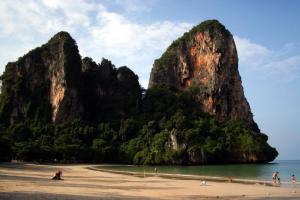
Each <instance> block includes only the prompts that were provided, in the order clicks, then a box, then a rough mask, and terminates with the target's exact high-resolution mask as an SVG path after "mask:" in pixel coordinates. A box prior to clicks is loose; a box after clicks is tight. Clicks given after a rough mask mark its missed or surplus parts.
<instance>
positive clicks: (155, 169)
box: [154, 167, 157, 176]
mask: <svg viewBox="0 0 300 200" xmlns="http://www.w3.org/2000/svg"><path fill="white" fill-rule="evenodd" d="M154 171H155V176H157V168H156V167H155V168H154Z"/></svg>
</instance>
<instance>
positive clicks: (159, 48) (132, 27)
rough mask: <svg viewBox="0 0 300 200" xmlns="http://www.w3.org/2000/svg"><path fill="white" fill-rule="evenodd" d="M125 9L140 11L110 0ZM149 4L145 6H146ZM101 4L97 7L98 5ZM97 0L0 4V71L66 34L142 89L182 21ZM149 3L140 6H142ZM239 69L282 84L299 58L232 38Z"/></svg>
mask: <svg viewBox="0 0 300 200" xmlns="http://www.w3.org/2000/svg"><path fill="white" fill-rule="evenodd" d="M115 2H116V3H119V4H122V6H124V7H125V8H126V7H127V8H126V9H127V10H130V9H133V10H136V11H137V12H138V11H139V10H143V9H145V8H143V4H137V3H136V7H134V6H132V8H130V5H131V4H132V3H133V2H131V1H122V2H121V1H118V0H116V1H115ZM149 2H150V3H151V1H149ZM102 3H103V2H102ZM102 3H98V1H85V0H64V1H61V0H52V1H48V0H41V1H38V0H26V1H25V0H16V1H13V2H12V1H10V0H2V1H1V2H0V25H1V29H0V42H1V46H0V53H1V58H0V65H1V67H2V68H1V71H3V70H4V65H5V64H6V63H7V62H9V61H14V60H16V59H17V58H18V57H20V56H22V55H23V54H25V53H26V52H28V51H29V50H30V49H32V48H35V47H36V46H40V45H41V44H43V43H45V42H46V41H47V40H48V39H49V38H50V37H51V36H52V35H53V34H55V33H56V32H58V31H61V30H65V31H69V32H70V33H71V35H72V36H73V37H74V38H75V39H76V40H77V42H78V46H79V49H80V52H81V54H82V55H83V56H90V57H92V58H94V60H95V61H97V62H99V61H100V60H101V58H102V57H106V58H108V59H110V60H112V62H113V63H115V64H116V66H121V65H127V66H129V67H130V68H131V69H132V70H133V71H134V72H136V73H137V74H138V75H139V77H140V80H141V84H142V85H143V86H144V87H147V82H148V78H149V75H150V70H151V67H152V64H153V61H154V59H156V58H158V57H160V55H161V54H162V53H163V52H164V51H165V49H166V48H167V46H168V45H169V44H171V42H172V40H175V39H176V38H177V37H179V36H180V35H182V34H183V33H184V32H185V31H188V30H189V29H190V28H191V27H192V24H189V23H186V22H172V21H156V22H152V23H141V22H136V21H133V20H131V19H130V18H129V17H128V16H126V15H122V14H120V13H116V12H112V11H110V10H108V8H107V7H106V6H105V5H104V4H102ZM147 5H149V4H145V5H144V6H145V7H147ZM235 41H236V45H237V49H238V54H239V58H240V66H241V67H246V68H247V69H251V70H254V71H259V72H263V73H264V74H267V75H272V76H279V75H280V77H281V78H282V79H284V80H292V79H297V78H299V74H300V72H299V64H298V63H299V56H300V54H298V55H291V52H294V51H290V50H291V48H295V45H294V44H287V45H285V46H284V47H283V48H282V50H280V51H273V50H270V49H268V48H266V47H264V46H263V45H260V44H256V43H253V42H252V41H250V40H249V39H245V38H240V37H238V36H235Z"/></svg>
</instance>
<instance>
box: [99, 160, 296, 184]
mask: <svg viewBox="0 0 300 200" xmlns="http://www.w3.org/2000/svg"><path fill="white" fill-rule="evenodd" d="M155 167H156V168H157V169H158V172H159V173H169V174H189V175H203V176H219V177H232V178H242V179H251V180H271V177H272V173H273V172H274V171H278V172H279V176H280V178H281V181H282V182H289V181H290V177H291V175H292V174H295V176H296V178H297V182H299V180H300V160H296V161H295V160H293V161H274V162H272V163H268V164H235V165H201V166H145V168H146V171H147V172H150V173H151V172H152V173H153V172H154V168H155ZM99 168H102V169H103V168H104V169H110V170H120V171H132V172H143V171H144V166H131V165H112V166H99Z"/></svg>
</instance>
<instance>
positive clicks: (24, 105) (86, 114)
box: [0, 32, 140, 124]
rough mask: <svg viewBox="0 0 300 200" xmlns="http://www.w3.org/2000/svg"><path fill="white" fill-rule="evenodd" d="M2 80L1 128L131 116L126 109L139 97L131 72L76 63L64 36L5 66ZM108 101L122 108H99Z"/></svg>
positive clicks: (87, 62)
mask: <svg viewBox="0 0 300 200" xmlns="http://www.w3.org/2000/svg"><path fill="white" fill-rule="evenodd" d="M1 79H2V90H1V99H0V100H1V101H0V120H1V121H2V122H5V123H6V124H14V123H17V122H22V121H25V120H36V121H43V122H53V123H60V122H65V121H68V120H74V119H81V120H87V121H90V122H94V121H96V122H97V121H99V120H101V119H100V118H101V117H107V116H104V115H110V117H111V118H114V117H115V118H121V117H122V116H126V114H127V113H128V112H133V111H132V110H130V111H129V108H132V107H133V106H134V105H135V104H136V103H137V101H138V99H139V96H140V85H139V82H138V77H137V76H136V75H135V74H134V73H133V72H132V71H131V70H130V69H128V68H127V67H121V68H119V69H116V68H115V67H114V66H113V65H112V64H111V63H110V61H108V60H105V59H104V60H103V61H102V63H101V64H100V65H98V64H96V63H95V62H94V61H92V60H91V59H90V58H85V59H83V60H81V56H80V55H79V51H78V47H77V45H76V42H75V40H74V39H73V38H72V37H71V36H70V35H69V34H68V33H67V32H59V33H57V34H56V35H55V36H53V37H52V38H51V39H50V40H49V41H48V43H46V44H44V45H42V46H41V47H38V48H36V49H34V50H32V51H30V52H29V53H27V54H26V55H24V56H23V57H21V58H19V59H18V61H16V62H10V63H8V64H7V66H6V69H5V72H4V73H3V75H2V77H1ZM128 84H129V85H128ZM108 99H109V100H108ZM113 100H115V101H120V102H123V104H124V105H123V104H122V105H121V104H120V106H119V107H118V108H116V107H114V108H113V109H111V110H109V111H107V110H103V109H102V108H103V107H106V108H107V105H105V106H104V104H108V105H109V103H112V101H113ZM113 103H116V102H113ZM125 104H126V105H125ZM127 104H128V105H127ZM128 106H130V107H128ZM112 107H113V106H112ZM105 119H107V118H105Z"/></svg>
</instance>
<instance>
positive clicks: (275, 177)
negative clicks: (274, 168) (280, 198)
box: [272, 172, 277, 184]
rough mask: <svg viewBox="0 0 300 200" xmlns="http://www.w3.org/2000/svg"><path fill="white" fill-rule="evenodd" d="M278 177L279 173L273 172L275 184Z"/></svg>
mask: <svg viewBox="0 0 300 200" xmlns="http://www.w3.org/2000/svg"><path fill="white" fill-rule="evenodd" d="M276 179H277V173H276V172H273V174H272V181H273V183H274V184H275V183H276Z"/></svg>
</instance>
